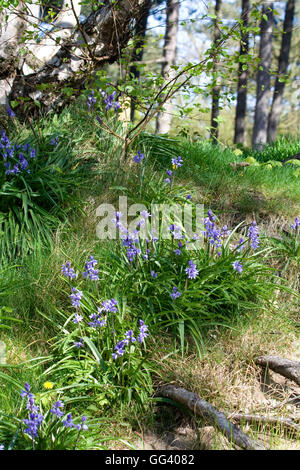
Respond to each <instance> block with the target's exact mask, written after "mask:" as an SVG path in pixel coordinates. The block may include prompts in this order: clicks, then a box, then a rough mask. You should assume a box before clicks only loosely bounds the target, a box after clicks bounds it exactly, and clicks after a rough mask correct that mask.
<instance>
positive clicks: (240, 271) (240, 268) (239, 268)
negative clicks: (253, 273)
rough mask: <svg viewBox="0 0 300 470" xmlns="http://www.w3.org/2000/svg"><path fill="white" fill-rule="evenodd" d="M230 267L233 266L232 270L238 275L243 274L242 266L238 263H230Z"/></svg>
mask: <svg viewBox="0 0 300 470" xmlns="http://www.w3.org/2000/svg"><path fill="white" fill-rule="evenodd" d="M232 266H233V269H234V270H235V271H237V272H238V273H240V274H241V273H242V272H243V265H242V263H241V262H240V261H235V262H234V263H232Z"/></svg>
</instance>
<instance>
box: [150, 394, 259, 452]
mask: <svg viewBox="0 0 300 470" xmlns="http://www.w3.org/2000/svg"><path fill="white" fill-rule="evenodd" d="M158 395H160V396H162V397H166V398H171V399H172V400H174V401H175V402H177V403H180V404H181V405H184V406H186V407H187V408H188V409H189V410H190V411H192V412H193V413H194V414H195V415H197V416H201V417H202V418H204V419H205V420H206V421H207V422H209V423H210V424H211V425H212V426H214V427H216V428H217V429H218V430H219V431H221V432H222V433H223V434H224V435H225V436H226V437H227V438H228V439H229V441H230V442H233V443H234V444H236V445H238V446H239V447H241V448H242V449H247V450H265V447H264V446H263V445H262V444H261V443H259V442H256V441H254V440H252V439H251V438H249V437H248V436H247V435H246V434H244V433H243V432H242V431H241V430H240V429H239V428H238V427H237V426H236V425H235V424H232V423H231V422H230V421H228V419H227V418H226V416H225V414H224V413H222V411H219V410H218V409H217V408H215V407H214V406H213V405H211V404H210V403H208V402H207V401H205V400H203V399H202V398H200V397H199V396H198V395H196V394H195V393H192V392H189V391H188V390H186V389H184V388H181V387H175V386H174V385H165V386H163V387H161V388H160V389H159V391H158Z"/></svg>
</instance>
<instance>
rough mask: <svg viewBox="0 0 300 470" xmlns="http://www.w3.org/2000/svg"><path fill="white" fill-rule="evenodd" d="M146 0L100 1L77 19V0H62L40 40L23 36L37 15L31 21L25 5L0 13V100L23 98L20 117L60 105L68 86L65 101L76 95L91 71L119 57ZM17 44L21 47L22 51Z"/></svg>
mask: <svg viewBox="0 0 300 470" xmlns="http://www.w3.org/2000/svg"><path fill="white" fill-rule="evenodd" d="M147 1H148V0H119V1H117V2H115V3H114V4H113V5H112V4H111V3H110V2H109V3H108V2H102V5H101V6H99V8H98V9H97V10H96V11H94V12H93V13H91V14H90V15H89V16H88V18H87V19H86V20H85V21H84V22H83V23H82V24H79V21H78V16H79V14H80V8H81V5H80V0H64V2H63V7H62V9H61V11H60V12H59V14H58V15H57V17H56V18H55V20H54V22H53V24H54V26H55V27H54V29H53V30H52V31H51V32H48V33H46V35H45V37H44V39H42V40H41V41H40V42H39V43H37V42H36V40H35V39H34V38H30V39H26V40H25V42H24V43H22V41H21V38H22V35H23V32H24V31H25V30H26V31H28V29H29V28H32V23H37V20H36V19H34V21H33V20H32V15H31V12H29V11H28V8H27V9H26V4H21V3H20V4H19V6H18V7H16V8H14V7H13V6H12V7H10V8H11V9H10V10H7V9H6V10H5V11H3V12H2V13H1V18H0V25H1V26H2V27H1V32H0V104H2V105H7V104H8V103H9V101H11V100H16V101H21V104H20V105H19V106H18V107H17V109H16V113H17V114H18V116H19V117H20V118H21V119H24V118H25V117H26V116H27V115H28V114H30V113H31V114H33V115H35V113H37V112H39V110H40V109H42V110H43V111H47V110H49V109H53V108H59V107H61V106H64V105H65V104H66V103H67V102H68V100H67V97H66V94H65V93H64V89H66V88H72V97H71V98H69V100H70V99H74V97H75V96H77V95H79V93H80V91H81V89H82V88H83V87H84V86H85V84H86V82H87V79H88V77H89V74H90V73H91V72H92V71H93V70H95V69H97V68H100V67H101V66H102V65H103V64H104V63H106V62H109V63H111V62H114V61H115V60H117V59H118V58H119V55H120V52H121V51H122V49H123V48H124V47H125V46H126V45H127V42H128V40H129V38H130V37H131V34H132V28H133V24H134V22H133V20H134V19H135V20H139V17H140V14H141V12H142V11H143V9H144V7H145V4H146V3H147ZM34 3H37V2H34ZM103 3H104V5H103ZM6 15H8V20H7V22H5V16H6ZM3 25H4V26H3ZM21 48H22V49H23V51H24V50H25V55H23V56H22V55H21V54H20V49H21ZM22 57H23V58H22ZM24 98H25V100H26V101H24ZM28 98H29V101H27V100H28ZM22 102H23V104H22ZM37 102H38V106H37V104H36V103H37Z"/></svg>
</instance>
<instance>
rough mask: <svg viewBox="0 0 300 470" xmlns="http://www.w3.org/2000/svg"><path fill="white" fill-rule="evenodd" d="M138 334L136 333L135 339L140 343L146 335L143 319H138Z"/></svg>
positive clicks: (146, 329)
mask: <svg viewBox="0 0 300 470" xmlns="http://www.w3.org/2000/svg"><path fill="white" fill-rule="evenodd" d="M139 330H140V334H139V335H138V337H137V341H138V342H139V343H142V342H143V341H144V339H145V338H146V337H147V336H148V333H147V331H148V326H147V325H145V323H144V321H143V320H140V328H139Z"/></svg>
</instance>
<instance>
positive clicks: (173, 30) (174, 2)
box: [156, 0, 179, 134]
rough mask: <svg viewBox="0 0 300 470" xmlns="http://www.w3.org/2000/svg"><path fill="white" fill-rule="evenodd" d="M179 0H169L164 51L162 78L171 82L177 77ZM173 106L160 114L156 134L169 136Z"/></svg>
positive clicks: (166, 105) (165, 108)
mask: <svg viewBox="0 0 300 470" xmlns="http://www.w3.org/2000/svg"><path fill="white" fill-rule="evenodd" d="M178 15H179V0H167V22H166V33H165V43H164V50H163V59H164V61H163V64H162V76H163V78H165V79H168V80H171V79H172V78H173V76H174V75H175V73H174V70H173V69H172V68H171V66H172V65H175V62H176V49H177V33H178ZM172 111H173V105H172V103H171V102H170V101H168V102H167V103H166V104H165V105H164V112H159V113H158V115H157V120H156V132H157V133H158V134H167V133H168V132H169V131H170V128H171V121H172Z"/></svg>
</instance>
